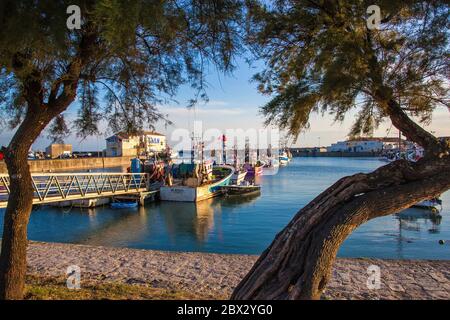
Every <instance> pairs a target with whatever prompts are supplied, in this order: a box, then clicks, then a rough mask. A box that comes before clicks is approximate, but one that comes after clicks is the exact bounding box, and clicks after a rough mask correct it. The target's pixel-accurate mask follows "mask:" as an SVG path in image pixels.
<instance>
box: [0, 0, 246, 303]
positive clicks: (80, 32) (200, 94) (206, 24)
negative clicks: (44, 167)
mask: <svg viewBox="0 0 450 320" xmlns="http://www.w3.org/2000/svg"><path fill="white" fill-rule="evenodd" d="M70 5H76V6H78V7H79V8H80V9H81V10H80V13H81V16H78V17H77V16H76V14H77V10H72V9H71V10H68V7H69V6H70ZM71 8H73V6H72V7H71ZM240 10H241V4H240V2H239V1H231V0H227V1H225V0H224V1H203V0H202V1H195V0H192V1H175V0H172V1H170V0H169V1H159V0H139V1H115V0H99V1H74V0H71V1H61V0H59V1H31V0H23V1H22V0H5V1H2V2H1V4H0V112H1V113H2V117H1V118H2V120H5V119H7V120H6V121H3V122H4V123H3V124H4V125H5V122H6V125H9V126H10V127H11V128H16V131H15V133H14V136H13V138H12V140H11V142H10V143H9V145H8V147H7V148H6V150H5V151H6V152H5V161H6V165H7V168H8V173H9V176H10V190H11V192H10V195H9V199H8V206H7V208H6V212H5V217H4V228H3V239H2V247H1V256H0V297H1V298H4V299H5V298H6V299H17V298H21V297H22V295H23V288H24V280H25V272H26V248H27V224H28V220H29V216H30V211H31V209H32V199H33V189H32V183H31V175H30V170H29V167H28V164H27V154H28V151H29V149H30V147H31V145H32V143H33V142H34V141H35V140H36V138H37V137H38V136H39V135H40V134H41V132H42V131H43V130H44V128H46V127H47V126H48V125H49V124H50V125H51V126H52V127H51V129H50V130H49V131H50V133H51V134H53V135H55V136H58V135H59V134H66V133H67V130H69V129H75V130H76V131H77V134H78V135H79V136H80V137H86V136H87V135H91V134H95V133H97V132H98V130H99V129H98V124H99V122H100V121H107V123H108V126H109V127H110V128H111V129H112V130H113V131H118V130H125V131H127V132H130V133H131V132H136V131H139V130H141V129H143V128H144V127H147V126H152V125H153V124H154V123H155V122H156V121H158V120H165V119H164V116H163V114H162V113H160V112H159V111H158V109H157V105H160V104H161V103H164V102H166V101H169V100H170V99H171V97H173V96H174V94H175V93H176V89H177V88H178V87H179V86H180V85H184V84H188V85H191V86H192V87H193V88H194V89H195V90H194V92H195V94H194V95H193V100H192V101H190V103H195V100H196V99H202V98H204V99H206V96H205V90H204V88H205V86H204V72H203V71H204V68H205V67H206V66H207V65H208V64H213V65H215V66H216V67H217V68H218V69H219V70H221V71H224V72H227V71H229V70H231V69H232V60H233V54H234V53H235V52H237V51H238V50H239V31H238V27H239V26H240V25H241V22H240V19H241V11H240ZM66 12H71V14H72V15H71V14H67V13H66ZM68 18H69V21H67V20H68ZM77 18H80V19H78V21H79V22H80V26H79V27H80V28H79V29H77V23H76V22H77ZM73 19H74V20H73ZM66 22H67V23H66ZM68 26H74V27H75V28H70V29H69V28H68ZM77 97H78V98H79V99H77ZM76 100H77V102H79V103H78V104H77V106H79V108H78V116H77V118H76V119H75V120H73V121H72V123H73V125H71V126H68V125H67V124H66V122H65V119H64V115H63V112H64V111H65V110H66V109H67V108H68V107H69V106H70V105H71V104H72V103H74V102H75V101H76ZM3 128H4V129H5V128H6V127H3Z"/></svg>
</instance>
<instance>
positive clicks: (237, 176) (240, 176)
mask: <svg viewBox="0 0 450 320" xmlns="http://www.w3.org/2000/svg"><path fill="white" fill-rule="evenodd" d="M246 175H247V171H246V170H242V169H238V170H235V171H234V173H233V175H232V176H231V180H230V183H231V184H237V185H238V184H241V183H242V181H244V179H245V176H246Z"/></svg>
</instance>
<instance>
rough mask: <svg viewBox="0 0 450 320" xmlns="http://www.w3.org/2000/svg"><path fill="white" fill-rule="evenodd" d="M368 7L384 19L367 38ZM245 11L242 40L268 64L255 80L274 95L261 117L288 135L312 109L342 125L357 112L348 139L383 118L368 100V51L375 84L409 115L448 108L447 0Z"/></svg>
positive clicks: (354, 1) (288, 4)
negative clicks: (376, 68) (375, 68)
mask: <svg viewBox="0 0 450 320" xmlns="http://www.w3.org/2000/svg"><path fill="white" fill-rule="evenodd" d="M373 4H376V5H378V6H379V7H380V9H381V15H382V17H381V18H382V21H381V28H380V29H379V30H370V33H369V34H370V36H371V39H370V41H368V39H367V35H368V32H367V24H366V22H367V14H366V10H367V7H368V6H369V5H373ZM249 12H250V17H251V21H250V22H249V23H248V25H247V27H248V42H249V43H250V44H251V46H252V48H253V51H254V53H255V54H256V55H257V57H258V58H260V59H263V60H264V61H265V62H266V68H265V70H263V71H262V72H260V73H258V74H257V75H255V77H254V79H255V80H256V81H257V82H258V83H259V90H260V91H261V92H262V93H264V94H267V95H273V96H274V97H273V99H272V100H271V101H270V102H269V103H268V104H267V105H266V106H264V107H263V108H262V113H263V114H265V115H266V117H267V118H266V119H267V123H273V124H278V125H279V126H280V127H281V128H283V129H287V130H288V131H289V133H290V134H292V135H293V136H297V135H298V134H299V133H300V131H301V130H302V129H303V128H305V127H307V124H308V119H309V116H310V114H311V112H320V111H322V112H329V113H331V114H332V115H334V117H335V119H336V120H338V121H341V120H343V119H344V117H345V115H346V114H347V112H348V111H350V110H351V109H355V108H356V109H357V110H358V112H357V115H358V116H357V119H356V122H355V124H354V126H353V128H352V130H351V132H350V134H351V135H360V134H369V133H370V132H372V131H373V130H374V129H375V128H376V127H377V126H378V125H379V124H380V123H381V122H382V121H383V120H384V119H385V118H386V116H387V114H386V112H385V110H382V108H380V106H379V105H378V104H377V103H376V101H375V99H374V96H373V93H374V91H375V84H374V81H372V75H371V74H370V72H371V69H370V66H369V64H370V57H371V56H372V54H374V55H375V57H376V58H377V61H378V63H379V65H380V66H381V67H382V69H383V72H382V75H381V79H380V80H381V81H380V82H382V83H383V84H384V86H385V87H386V88H391V90H392V96H393V97H395V98H396V100H397V101H398V102H400V104H401V107H402V109H403V110H404V111H406V112H407V113H408V114H409V115H412V116H415V117H418V118H419V120H420V121H429V120H430V117H431V113H432V111H433V110H434V109H435V108H436V107H437V106H439V105H444V106H447V107H449V105H450V101H449V96H448V89H449V74H450V62H449V61H450V59H448V58H449V56H450V52H449V43H448V38H449V24H450V19H449V6H448V2H446V1H430V2H427V1H363V0H351V1H339V0H338V1H334V0H333V1H331V0H315V1H312V0H304V1H290V0H281V1H276V2H275V3H274V4H273V5H271V6H263V5H258V4H257V3H256V2H251V5H250V6H249ZM368 43H370V45H369V44H368ZM361 105H362V108H358V107H359V106H361Z"/></svg>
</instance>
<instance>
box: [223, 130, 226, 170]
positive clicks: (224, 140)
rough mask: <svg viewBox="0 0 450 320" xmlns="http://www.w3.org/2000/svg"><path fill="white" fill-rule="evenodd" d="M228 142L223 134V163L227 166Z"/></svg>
mask: <svg viewBox="0 0 450 320" xmlns="http://www.w3.org/2000/svg"><path fill="white" fill-rule="evenodd" d="M226 141H227V137H226V136H225V135H224V134H223V135H222V161H223V164H227V154H226V150H225V143H226Z"/></svg>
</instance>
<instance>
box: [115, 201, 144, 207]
mask: <svg viewBox="0 0 450 320" xmlns="http://www.w3.org/2000/svg"><path fill="white" fill-rule="evenodd" d="M137 206H138V204H137V202H136V201H129V202H111V208H113V209H132V208H136V207H137Z"/></svg>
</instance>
